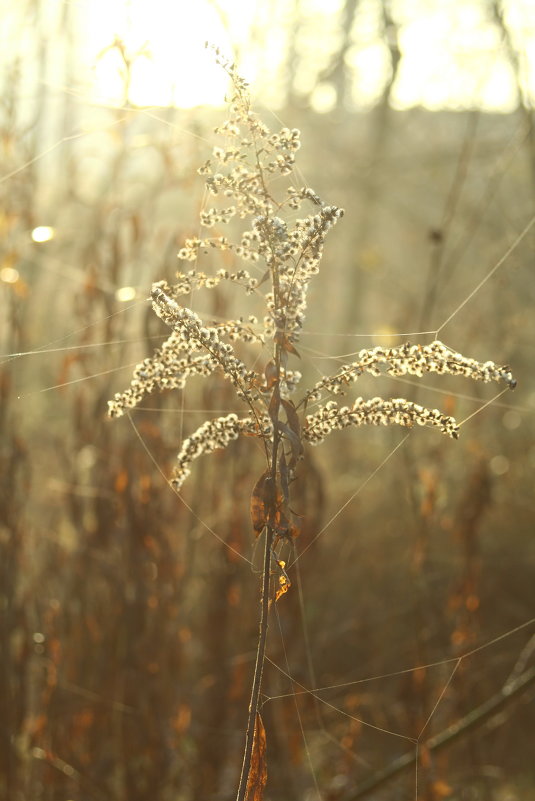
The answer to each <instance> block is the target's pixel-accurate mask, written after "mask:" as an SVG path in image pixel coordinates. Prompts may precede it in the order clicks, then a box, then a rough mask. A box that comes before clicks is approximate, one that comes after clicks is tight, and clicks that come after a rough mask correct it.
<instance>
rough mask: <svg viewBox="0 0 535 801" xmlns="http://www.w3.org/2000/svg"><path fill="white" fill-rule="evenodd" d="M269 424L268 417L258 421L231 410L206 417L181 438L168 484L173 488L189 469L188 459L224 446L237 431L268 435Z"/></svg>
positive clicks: (186, 475) (269, 433)
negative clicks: (199, 424) (191, 432)
mask: <svg viewBox="0 0 535 801" xmlns="http://www.w3.org/2000/svg"><path fill="white" fill-rule="evenodd" d="M271 432H272V425H271V422H270V421H269V418H263V420H262V421H261V422H260V423H259V422H257V421H256V420H254V419H253V418H252V417H243V418H239V417H238V415H236V414H234V413H231V414H228V415H226V416H225V417H218V418H217V419H216V420H207V421H206V422H205V423H203V424H202V425H201V426H200V427H199V428H198V429H197V430H196V431H195V433H194V434H192V435H191V436H190V437H188V438H187V439H185V440H184V442H183V443H182V447H181V449H180V452H179V453H178V455H177V463H176V466H175V468H174V470H173V477H172V479H171V484H172V485H173V487H174V488H175V489H176V490H179V489H180V488H181V487H182V484H183V483H184V481H185V480H186V478H187V477H188V476H189V475H190V473H191V469H190V466H191V463H192V462H193V461H194V460H195V459H197V458H198V457H199V456H202V455H203V454H205V453H213V451H215V450H217V449H218V448H226V447H227V445H228V444H229V443H230V442H232V441H233V440H236V439H238V437H239V436H240V434H248V435H250V436H251V435H255V436H265V437H269V436H270V435H271Z"/></svg>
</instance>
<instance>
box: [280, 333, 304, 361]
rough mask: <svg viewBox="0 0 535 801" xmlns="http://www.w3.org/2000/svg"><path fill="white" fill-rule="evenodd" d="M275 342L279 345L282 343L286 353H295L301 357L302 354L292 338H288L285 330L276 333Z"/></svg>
mask: <svg viewBox="0 0 535 801" xmlns="http://www.w3.org/2000/svg"><path fill="white" fill-rule="evenodd" d="M274 339H275V342H276V343H277V345H280V347H281V348H282V350H283V351H286V353H293V355H294V356H297V358H298V359H300V358H301V355H300V354H299V353H298V351H297V350H296V349H295V348H294V346H293V345H292V343H291V342H290V340H289V339H288V335H287V334H285V333H284V331H277V333H276V334H275V337H274Z"/></svg>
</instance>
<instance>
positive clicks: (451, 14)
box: [76, 0, 535, 112]
mask: <svg viewBox="0 0 535 801" xmlns="http://www.w3.org/2000/svg"><path fill="white" fill-rule="evenodd" d="M530 2H532V0H518V4H517V6H516V12H517V13H516V16H515V15H512V14H509V18H508V19H509V22H510V24H511V26H512V28H511V29H512V30H513V32H515V31H516V35H520V34H521V36H522V38H523V41H524V48H523V49H524V52H523V54H522V57H523V68H524V82H525V84H526V86H525V87H524V92H525V94H526V96H530V95H531V97H532V98H533V87H534V86H535V57H534V56H530V51H532V50H533V51H534V52H535V30H534V29H533V28H534V27H535V26H532V27H531V28H530V26H529V24H528V23H529V19H530V11H529V3H530ZM340 5H341V3H340V2H338V1H337V0H336V2H333V0H306V2H304V4H303V9H305V7H306V10H308V11H310V14H307V17H306V19H307V22H306V26H307V28H306V37H305V39H304V40H303V38H301V40H299V41H297V42H296V45H295V46H296V51H297V52H298V54H299V57H300V58H301V59H302V62H301V63H302V65H303V66H302V68H301V72H303V69H304V71H305V76H306V75H308V81H309V82H311V85H312V87H313V86H314V82H315V80H316V78H317V75H316V74H315V73H316V70H317V65H318V64H319V63H328V62H329V58H330V52H326V49H328V48H329V47H332V44H333V41H334V42H336V40H337V37H339V34H340V31H339V24H340V23H339V17H338V16H337V11H339V8H340ZM309 7H310V8H309ZM76 8H77V21H78V33H79V42H80V46H79V57H80V59H81V62H82V64H83V65H84V69H85V72H86V76H87V85H88V91H89V93H90V95H91V96H92V97H93V98H94V100H95V101H97V102H102V103H111V104H118V105H124V104H125V103H126V102H130V103H132V104H134V105H139V106H149V105H154V106H178V107H182V108H192V107H195V106H201V105H202V106H209V105H216V106H220V105H222V103H223V102H224V95H225V90H226V88H227V80H226V76H225V75H224V74H223V73H222V71H221V70H220V69H219V68H218V67H216V65H215V64H214V60H213V58H212V57H211V55H210V54H209V53H207V52H206V50H205V42H206V41H208V42H210V43H213V44H214V45H216V46H217V47H219V48H220V49H221V50H222V52H223V53H225V55H229V56H230V57H233V51H234V53H235V52H236V50H237V51H238V54H239V55H238V58H239V62H240V70H241V71H242V74H244V77H245V78H246V79H247V80H249V81H250V82H251V83H252V84H253V85H255V84H256V82H257V81H260V79H261V76H259V75H257V74H256V73H257V72H258V70H260V66H259V65H260V63H262V65H263V68H264V70H265V68H266V65H267V66H268V68H269V72H270V74H271V75H275V74H276V73H277V70H278V69H279V68H280V66H281V63H282V61H283V59H284V48H283V47H282V48H281V41H285V40H286V39H287V37H288V36H290V33H289V31H290V28H291V26H292V21H291V16H292V15H291V14H289V12H288V13H286V14H283V13H282V12H281V13H280V14H278V13H276V12H277V8H278V6H277V3H276V2H274V0H271V1H270V2H269V3H268V2H267V0H195V2H192V1H191V0H174V2H172V3H169V2H168V0H115V2H113V3H110V2H109V0H90V1H89V0H79V2H77V4H76ZM380 9H381V7H380V3H379V2H378V0H365V1H364V2H362V3H361V5H360V6H359V7H358V9H357V15H358V30H357V28H356V29H355V31H356V32H355V34H354V44H353V45H352V46H351V47H350V48H349V50H348V53H347V56H346V64H347V67H348V68H349V69H351V70H352V72H353V75H354V78H355V84H354V90H353V98H352V102H353V103H354V106H355V108H369V107H370V106H372V105H374V103H376V102H377V100H378V99H379V98H380V96H381V91H382V87H383V86H384V82H385V78H387V77H388V74H389V70H390V63H389V59H390V56H389V54H388V49H387V47H386V45H385V43H384V39H383V38H382V36H383V32H382V27H381V26H382V22H381V19H382V17H381V10H380ZM485 9H486V6H485V3H482V2H480V0H450V2H448V3H429V2H427V0H412V2H411V3H407V2H405V0H393V2H392V13H393V15H394V17H395V19H396V21H397V23H398V24H399V26H400V27H399V44H400V47H401V51H402V55H403V58H402V60H401V63H400V69H399V73H398V75H397V79H396V82H395V85H394V87H393V91H392V96H391V102H392V103H393V105H394V106H395V107H396V108H400V109H403V108H411V107H414V106H423V107H425V108H430V109H440V108H455V109H461V108H470V107H472V108H473V107H479V108H482V109H484V110H487V111H501V112H508V111H511V110H512V109H514V108H515V107H516V105H517V101H518V87H517V83H516V79H515V76H514V74H513V71H512V68H511V65H510V63H509V61H508V58H507V54H506V52H505V50H504V46H503V42H502V40H501V33H500V30H499V28H498V27H497V26H496V24H494V21H493V18H492V15H491V14H490V13H488V10H485ZM259 29H261V31H260V34H261V35H259ZM114 42H115V45H114ZM119 43H120V44H119ZM329 43H330V44H329ZM121 48H122V50H121ZM260 50H261V51H262V53H261V54H260ZM125 60H126V61H128V62H129V64H130V69H129V77H128V78H127V77H126V75H127V72H128V71H127V70H125ZM294 77H295V76H294ZM262 80H264V81H265V80H266V78H262ZM302 81H303V76H301V79H299V75H297V84H296V85H299V83H300V82H301V83H302ZM259 85H260V84H259ZM275 102H276V101H275ZM310 103H311V106H312V107H313V108H314V109H315V110H316V111H322V112H325V111H329V110H330V109H331V108H332V107H334V105H335V104H336V91H335V89H334V87H333V86H331V84H329V83H328V82H327V83H325V82H323V83H321V82H320V83H319V84H318V85H317V87H316V90H315V91H314V92H312V94H311V96H310Z"/></svg>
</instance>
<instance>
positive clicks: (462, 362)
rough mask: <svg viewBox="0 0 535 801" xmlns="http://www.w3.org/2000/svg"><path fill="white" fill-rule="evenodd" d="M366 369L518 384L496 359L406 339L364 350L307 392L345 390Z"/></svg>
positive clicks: (313, 395)
mask: <svg viewBox="0 0 535 801" xmlns="http://www.w3.org/2000/svg"><path fill="white" fill-rule="evenodd" d="M364 372H368V373H371V375H373V376H379V375H382V374H383V373H386V374H388V375H392V376H403V375H414V376H418V377H421V376H423V375H424V373H440V374H445V373H449V374H450V375H460V376H464V377H465V378H472V379H473V380H475V381H485V382H489V381H503V382H504V383H505V384H507V385H508V386H509V387H510V388H511V389H514V388H515V386H516V381H515V379H514V378H513V376H512V373H511V370H510V368H509V367H508V366H507V365H505V366H501V367H499V366H497V365H496V364H494V362H491V361H487V362H478V361H476V360H475V359H470V358H468V357H466V356H463V355H462V354H461V353H455V352H454V351H452V350H451V349H450V348H448V347H447V346H446V345H444V344H443V343H442V342H440V341H439V340H435V341H434V342H431V344H430V345H411V344H410V343H406V344H405V345H401V346H400V347H398V348H381V347H377V348H370V349H364V350H361V351H360V352H359V354H358V358H357V360H356V361H354V362H352V363H351V364H346V365H344V366H343V367H342V368H341V369H340V370H339V371H338V372H337V373H335V374H334V375H332V376H327V377H325V378H322V379H321V380H320V381H318V382H317V383H316V385H315V386H314V387H313V388H312V389H311V390H310V391H309V392H308V393H307V394H306V396H305V397H306V400H307V401H315V400H319V399H320V397H321V394H322V392H323V391H327V392H332V393H333V394H334V395H339V394H343V393H344V390H345V389H346V387H347V386H348V385H349V384H351V383H352V382H354V381H356V380H357V378H358V377H359V376H361V375H362V374H363V373H364Z"/></svg>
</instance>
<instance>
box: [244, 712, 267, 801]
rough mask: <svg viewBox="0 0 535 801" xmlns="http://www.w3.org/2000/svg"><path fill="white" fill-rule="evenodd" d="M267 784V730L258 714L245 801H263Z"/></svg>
mask: <svg viewBox="0 0 535 801" xmlns="http://www.w3.org/2000/svg"><path fill="white" fill-rule="evenodd" d="M266 782H267V761H266V730H265V729H264V724H263V722H262V718H261V717H260V714H259V713H258V712H257V713H256V721H255V727H254V737H253V753H252V756H251V767H250V769H249V776H248V778H247V790H246V792H245V801H263V798H264V788H265V786H266Z"/></svg>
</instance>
